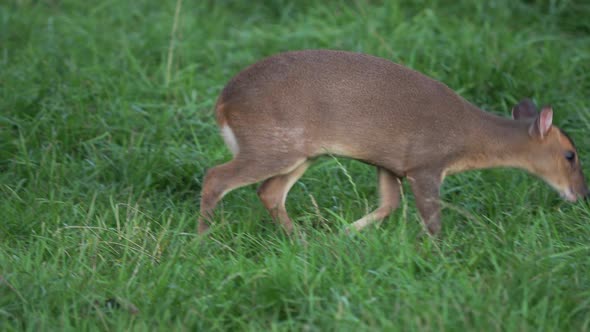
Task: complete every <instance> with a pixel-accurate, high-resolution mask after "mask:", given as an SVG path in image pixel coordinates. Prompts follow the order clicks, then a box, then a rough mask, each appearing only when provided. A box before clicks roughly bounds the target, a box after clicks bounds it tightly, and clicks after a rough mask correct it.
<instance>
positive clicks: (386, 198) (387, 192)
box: [351, 167, 401, 231]
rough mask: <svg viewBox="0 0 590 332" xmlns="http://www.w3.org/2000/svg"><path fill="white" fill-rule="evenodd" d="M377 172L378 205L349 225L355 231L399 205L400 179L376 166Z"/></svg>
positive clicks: (387, 213)
mask: <svg viewBox="0 0 590 332" xmlns="http://www.w3.org/2000/svg"><path fill="white" fill-rule="evenodd" d="M377 172H378V177H379V207H378V208H377V209H376V210H375V211H373V212H371V213H369V214H367V215H366V216H364V217H362V218H361V219H359V220H357V221H355V222H354V223H353V224H352V225H351V227H352V228H354V229H356V230H357V231H360V230H361V229H363V228H365V227H367V226H369V225H371V224H372V223H375V222H379V221H381V220H383V219H384V218H385V217H387V216H388V215H389V214H390V213H391V211H393V210H395V209H396V208H397V206H398V205H399V199H400V193H401V179H400V178H398V177H397V176H395V175H394V174H393V173H391V172H390V171H388V170H386V169H384V168H381V167H378V168H377Z"/></svg>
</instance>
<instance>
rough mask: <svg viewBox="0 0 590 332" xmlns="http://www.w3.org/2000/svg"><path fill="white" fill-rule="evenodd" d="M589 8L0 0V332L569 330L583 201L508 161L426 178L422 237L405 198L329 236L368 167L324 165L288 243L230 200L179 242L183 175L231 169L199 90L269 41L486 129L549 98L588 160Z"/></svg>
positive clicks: (587, 325)
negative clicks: (391, 71)
mask: <svg viewBox="0 0 590 332" xmlns="http://www.w3.org/2000/svg"><path fill="white" fill-rule="evenodd" d="M263 3H264V4H263ZM589 17H590V6H589V5H588V4H584V2H583V1H578V2H575V1H559V0H554V1H523V2H518V1H513V0H498V1H481V2H477V1H467V0H465V1H451V0H449V1H426V0H420V1H399V2H396V1H328V2H322V1H297V2H290V1H286V0H285V1H281V0H274V1H272V0H269V1H258V2H257V1H248V2H247V1H204V0H203V1H188V0H185V1H183V2H182V3H178V2H176V1H155V0H154V1H150V0H137V1H112V0H111V1H100V2H92V1H75V0H63V1H60V0H47V1H27V0H21V1H11V0H8V1H2V2H1V3H0V215H1V218H0V330H2V331H10V330H30V331H41V330H55V331H58V330H59V331H64V330H95V329H98V330H108V331H121V330H158V329H162V330H165V329H170V328H172V329H174V330H187V331H188V330H191V331H194V330H199V331H200V330H252V331H263V330H277V331H286V330H304V331H330V330H338V331H347V330H361V331H365V330H388V331H396V330H398V331H463V330H471V331H539V330H548V331H567V330H572V331H588V330H590V207H589V206H588V205H587V204H585V203H578V204H569V203H566V202H563V201H561V200H560V199H559V197H558V195H557V194H556V193H555V192H553V191H552V190H551V189H550V188H549V187H548V186H547V185H545V184H544V183H542V182H541V181H539V180H537V179H535V178H533V177H532V176H529V175H527V174H524V173H522V172H519V171H515V170H487V171H478V172H470V173H465V174H461V175H457V176H453V177H451V178H449V179H447V181H446V182H445V185H444V187H443V190H442V191H443V200H444V206H445V209H444V211H443V233H442V236H441V238H440V240H439V241H433V240H431V239H430V238H428V237H420V236H418V235H419V234H420V231H421V226H420V221H419V218H418V215H417V213H416V209H415V206H414V199H413V196H412V194H411V191H410V190H409V188H408V187H407V186H405V190H404V193H405V194H404V197H403V200H402V204H401V207H400V209H398V210H397V211H396V212H395V213H394V214H393V215H392V216H390V217H389V218H388V219H387V220H386V221H385V222H383V223H382V224H381V225H380V226H379V227H372V228H369V229H367V230H366V231H364V232H362V233H361V234H359V235H358V236H355V237H349V236H344V235H343V234H342V230H343V229H344V228H345V227H346V225H348V224H349V223H350V222H352V221H353V220H355V219H356V218H359V217H361V216H362V215H364V214H365V213H366V212H367V211H369V210H371V209H373V208H375V207H376V205H377V199H378V198H377V194H376V175H375V171H374V169H373V168H372V167H369V166H366V165H364V164H361V163H359V162H355V161H351V160H345V159H335V158H330V157H326V158H323V159H321V160H319V161H318V162H317V163H316V164H315V165H314V166H313V167H312V168H311V169H310V170H309V171H308V172H307V173H306V174H305V176H304V177H303V178H302V180H301V181H300V182H298V183H297V184H296V185H295V187H294V189H293V191H292V192H291V194H290V196H289V200H288V209H289V211H290V214H291V215H292V217H293V218H294V221H295V223H296V224H297V226H298V229H299V230H300V232H301V233H302V234H303V236H302V237H301V238H293V239H290V238H288V237H287V236H285V235H283V234H282V233H281V231H280V229H279V228H278V227H277V226H276V225H275V224H274V223H273V222H272V221H271V220H270V218H269V216H268V215H267V213H266V211H265V210H264V208H263V207H262V205H261V204H260V202H259V200H258V198H257V197H256V194H255V187H253V186H251V187H246V188H243V189H240V190H237V191H235V192H232V193H231V194H229V195H228V196H227V197H226V198H225V199H224V202H223V204H222V206H220V209H219V210H220V213H219V214H218V217H217V226H216V227H215V228H214V230H213V232H212V234H211V236H210V237H209V238H200V237H198V236H197V235H196V233H195V231H196V216H197V215H198V213H199V211H198V198H199V192H200V188H201V180H202V177H203V174H204V172H205V171H206V169H208V168H209V167H212V166H214V165H216V164H219V163H221V162H224V161H227V160H229V158H230V153H229V151H228V150H227V148H226V147H225V146H224V145H223V142H222V140H221V138H220V137H219V135H218V133H217V128H216V126H215V122H214V115H213V111H212V106H213V104H214V102H215V99H216V97H217V95H218V93H219V92H220V90H221V88H222V87H223V86H224V84H225V83H226V82H227V80H228V79H229V78H230V77H231V76H233V75H234V74H235V73H237V72H238V71H239V70H240V69H242V68H243V67H245V66H247V65H248V64H251V63H253V62H255V61H256V60H258V59H260V58H262V57H264V56H267V55H270V54H274V53H277V52H279V51H286V50H295V49H306V48H331V49H345V50H352V51H360V52H365V53H370V54H373V55H377V56H382V57H385V58H388V59H391V60H394V61H396V62H399V63H402V64H405V65H407V66H409V67H411V68H414V69H417V70H419V71H422V72H424V73H426V74H427V75H429V76H431V77H434V78H436V79H439V80H441V81H443V82H445V83H446V84H447V85H449V86H450V87H451V88H453V89H454V90H456V91H458V92H459V93H460V94H461V95H463V96H464V97H466V98H467V99H469V100H470V101H472V102H473V103H475V104H477V105H479V106H481V107H482V108H484V109H486V110H489V111H492V112H496V113H498V114H503V115H505V116H509V114H510V109H511V107H512V105H514V104H515V103H516V102H517V101H518V100H519V99H520V98H522V97H532V98H534V99H535V100H536V101H537V102H538V103H539V104H552V105H553V107H554V110H555V122H556V123H557V124H558V125H559V126H561V127H562V128H564V129H565V130H566V131H567V132H568V133H570V135H571V136H572V137H573V138H574V140H575V141H576V144H577V147H578V150H579V152H580V155H581V159H582V163H583V164H586V165H590V136H589V135H588V134H587V133H588V130H589V129H590V100H589V98H588V92H589V91H590V21H589V20H588V18H589ZM392 144H395V142H392Z"/></svg>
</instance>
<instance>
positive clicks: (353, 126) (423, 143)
mask: <svg viewBox="0 0 590 332" xmlns="http://www.w3.org/2000/svg"><path fill="white" fill-rule="evenodd" d="M215 110H216V117H217V123H218V125H219V127H220V130H221V134H222V136H223V138H224V140H225V142H226V144H227V146H228V147H229V148H230V149H231V151H232V153H233V155H234V158H233V160H231V161H230V162H228V163H225V164H223V165H219V166H217V167H214V168H212V169H210V170H209V171H208V172H207V174H206V175H205V178H204V180H203V186H202V195H201V212H200V213H201V216H200V218H199V233H203V232H205V231H206V230H207V229H208V228H209V225H208V224H209V222H210V221H211V217H212V213H213V209H214V208H215V205H216V204H217V203H218V202H219V200H220V199H221V198H222V197H223V196H224V195H225V194H227V193H228V192H229V191H231V190H233V189H236V188H238V187H242V186H245V185H248V184H252V183H256V182H259V181H264V182H263V183H262V185H261V186H260V188H259V189H258V195H259V196H260V199H261V200H262V203H263V204H264V206H265V207H266V209H268V211H269V212H270V214H271V216H272V217H273V218H274V219H275V220H278V221H280V223H281V224H282V226H283V228H284V229H285V230H286V231H287V232H291V231H292V229H293V224H292V222H291V220H290V219H289V216H288V215H287V211H286V209H285V199H286V198H287V194H288V192H289V189H290V188H291V187H292V186H293V184H294V183H295V182H296V181H297V180H298V179H299V178H300V177H301V175H302V174H303V173H304V172H305V170H306V169H307V167H308V166H309V164H310V162H311V161H312V160H313V159H314V158H315V157H318V156H320V155H324V154H332V155H337V156H344V157H349V158H353V159H357V160H360V161H363V162H366V163H368V164H371V165H375V166H376V167H377V171H378V178H379V194H380V204H379V207H378V208H377V209H376V210H375V211H373V212H372V213H370V214H368V215H367V216H365V217H363V218H361V219H360V220H357V221H356V222H354V223H353V224H352V226H353V227H354V228H355V229H357V230H360V229H362V228H364V227H366V226H367V225H369V224H371V223H372V222H375V221H379V220H382V219H383V218H385V217H386V216H388V215H389V213H390V212H391V211H392V210H393V209H395V208H396V207H397V206H398V204H399V199H400V185H401V179H402V178H407V179H408V180H409V182H410V185H411V189H412V191H413V193H414V196H415V199H416V205H417V208H418V210H419V212H420V215H421V217H422V219H423V221H424V224H425V226H426V229H427V230H428V232H430V233H431V234H437V233H439V232H440V229H441V222H440V201H439V195H440V194H439V190H440V186H441V183H442V182H443V180H444V178H445V177H446V176H447V175H450V174H453V173H457V172H462V171H467V170H472V169H482V168H490V167H515V168H520V169H523V170H525V171H528V172H530V173H532V174H535V175H537V176H539V177H540V178H542V179H543V180H545V181H546V182H547V183H548V184H550V185H551V186H552V187H553V188H555V189H556V190H557V191H558V192H559V193H560V194H561V196H562V197H563V198H565V199H567V200H569V201H576V200H577V199H578V198H580V197H586V196H588V195H589V190H588V188H587V186H586V183H585V180H584V175H583V173H582V167H581V165H580V159H579V158H578V156H577V153H576V148H575V147H574V144H573V142H572V140H571V139H570V138H569V137H568V136H567V135H565V134H564V133H563V132H562V131H561V130H560V129H559V128H557V127H555V126H553V125H552V118H553V111H552V109H551V108H550V107H543V108H542V109H541V111H540V112H537V109H536V107H535V105H534V104H533V103H532V102H531V101H530V100H528V99H525V100H523V101H521V102H520V103H519V104H518V105H516V106H515V107H514V108H513V109H512V117H513V119H507V118H502V117H499V116H496V115H494V114H491V113H488V112H484V111H482V110H480V109H479V108H477V107H476V106H474V105H472V104H471V103H469V102H468V101H466V100H465V99H463V98H462V97H460V96H459V95H457V94H456V93H455V92H453V91H452V90H451V89H450V88H448V87H447V86H446V85H444V84H442V83H440V82H438V81H435V80H433V79H431V78H429V77H426V76H424V75H423V74H420V73H418V72H416V71H414V70H411V69H408V68H405V67H403V66H401V65H398V64H395V63H393V62H390V61H388V60H385V59H381V58H377V57H374V56H370V55H365V54H358V53H351V52H343V51H328V50H306V51H296V52H287V53H282V54H278V55H275V56H271V57H269V58H266V59H264V60H262V61H260V62H258V63H256V64H254V65H252V66H250V67H248V68H246V69H245V70H243V71H242V72H240V73H239V74H238V75H236V76H235V77H234V78H233V79H231V81H230V82H229V83H228V84H227V85H226V86H225V88H224V89H223V91H222V93H221V95H220V96H219V99H218V100H217V104H216V106H215Z"/></svg>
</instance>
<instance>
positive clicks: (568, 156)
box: [565, 151, 576, 162]
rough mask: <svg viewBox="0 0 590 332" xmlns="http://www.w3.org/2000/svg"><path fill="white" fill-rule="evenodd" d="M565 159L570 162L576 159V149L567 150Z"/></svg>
mask: <svg viewBox="0 0 590 332" xmlns="http://www.w3.org/2000/svg"><path fill="white" fill-rule="evenodd" d="M565 159H567V160H568V161H570V162H573V161H574V160H575V159H576V153H575V152H574V151H567V152H566V153H565Z"/></svg>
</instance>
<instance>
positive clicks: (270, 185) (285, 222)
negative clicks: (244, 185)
mask: <svg viewBox="0 0 590 332" xmlns="http://www.w3.org/2000/svg"><path fill="white" fill-rule="evenodd" d="M308 167H309V162H308V161H307V162H304V163H302V164H300V165H299V166H297V167H296V168H295V169H294V170H292V171H291V172H289V173H287V174H281V175H277V176H274V177H272V178H270V179H267V180H266V181H264V183H262V185H261V186H260V188H258V197H260V200H261V201H262V203H263V204H264V207H265V208H266V209H267V210H268V212H269V213H270V215H271V217H272V218H273V219H274V220H277V221H279V222H280V223H281V225H282V226H283V229H284V230H285V232H287V233H288V234H290V233H291V232H292V231H293V223H292V222H291V219H289V215H288V214H287V209H286V208H285V200H286V199H287V195H288V194H289V190H290V189H291V187H293V185H294V184H295V182H297V180H299V178H301V176H302V175H303V173H304V172H305V170H307V168H308Z"/></svg>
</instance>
